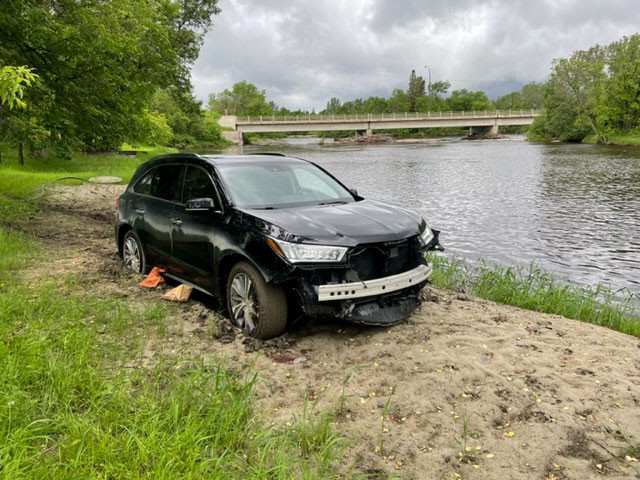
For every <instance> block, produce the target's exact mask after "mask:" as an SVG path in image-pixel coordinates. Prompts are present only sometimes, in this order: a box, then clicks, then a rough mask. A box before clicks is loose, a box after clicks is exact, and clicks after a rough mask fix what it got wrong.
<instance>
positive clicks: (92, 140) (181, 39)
mask: <svg viewBox="0 0 640 480" xmlns="http://www.w3.org/2000/svg"><path fill="white" fill-rule="evenodd" d="M216 4H217V0H30V1H28V2H25V1H22V0H5V3H4V5H3V8H2V9H1V10H0V62H4V63H8V64H12V63H13V64H16V63H24V62H27V63H28V64H29V65H30V66H32V67H33V68H34V69H35V71H36V72H38V74H39V75H40V78H39V82H38V87H39V88H36V89H32V90H31V91H29V92H28V94H27V96H28V97H29V98H28V100H29V103H30V104H31V105H32V106H33V109H32V115H33V117H32V118H35V119H36V120H37V123H38V125H40V126H41V127H42V128H43V129H45V130H46V131H47V132H49V135H48V141H47V143H48V144H50V145H52V146H53V147H55V148H56V149H57V151H58V152H59V153H61V154H65V153H66V154H68V152H69V151H70V150H72V149H82V150H101V149H111V148H117V147H118V146H119V145H120V144H121V142H122V141H123V140H124V139H126V138H127V136H128V135H129V133H130V132H133V131H138V130H139V122H141V121H142V120H143V119H144V111H145V109H146V108H147V107H148V105H149V102H150V100H151V97H152V95H153V93H154V91H155V90H156V89H157V88H158V87H160V88H168V87H171V86H175V87H176V88H185V87H186V86H188V85H189V76H188V66H189V64H190V62H192V61H193V60H194V59H195V57H196V56H197V51H198V49H199V46H200V44H201V41H202V35H203V34H204V32H205V31H206V29H207V28H208V26H209V25H210V24H211V18H210V17H211V15H213V14H215V13H217V12H218V10H217V7H216ZM12 130H13V133H12V136H13V137H16V136H18V135H19V134H20V130H19V129H18V128H13V129H12ZM4 133H5V135H8V134H9V132H8V129H7V130H6V131H5V132H4ZM25 141H27V142H29V143H31V146H32V147H35V144H34V142H33V141H32V139H30V138H26V139H25Z"/></svg>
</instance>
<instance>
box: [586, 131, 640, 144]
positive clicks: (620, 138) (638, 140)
mask: <svg viewBox="0 0 640 480" xmlns="http://www.w3.org/2000/svg"><path fill="white" fill-rule="evenodd" d="M607 138H608V139H609V142H610V143H611V144H612V145H640V134H639V133H637V132H636V133H612V134H611V135H607ZM582 143H594V144H595V143H598V142H597V138H596V137H595V135H589V136H587V137H586V138H585V139H584V140H582Z"/></svg>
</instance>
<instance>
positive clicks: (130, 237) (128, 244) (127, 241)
mask: <svg viewBox="0 0 640 480" xmlns="http://www.w3.org/2000/svg"><path fill="white" fill-rule="evenodd" d="M122 261H123V262H124V266H125V267H127V268H128V269H130V270H133V271H134V272H136V273H146V272H147V256H146V255H145V253H144V248H143V247H142V242H141V241H140V239H139V238H138V235H136V234H135V232H134V231H133V230H129V231H128V232H127V233H126V234H125V236H124V239H123V240H122Z"/></svg>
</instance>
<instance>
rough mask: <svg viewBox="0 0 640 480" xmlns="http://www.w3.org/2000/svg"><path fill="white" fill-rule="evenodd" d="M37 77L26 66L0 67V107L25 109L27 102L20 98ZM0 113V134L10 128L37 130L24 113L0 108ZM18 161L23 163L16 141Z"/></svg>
mask: <svg viewBox="0 0 640 480" xmlns="http://www.w3.org/2000/svg"><path fill="white" fill-rule="evenodd" d="M37 77H38V75H36V74H34V73H33V71H32V69H31V68H28V67H26V66H21V67H13V66H9V65H6V66H4V67H2V69H0V107H2V106H5V107H6V108H8V109H9V110H13V109H14V108H17V109H18V110H25V109H26V108H27V104H26V102H24V101H23V100H22V98H23V97H24V93H25V91H26V89H27V87H30V86H31V85H32V84H33V83H34V82H35V81H36V78H37ZM0 115H2V119H0V134H1V133H2V131H3V130H4V131H8V130H9V129H10V128H11V129H12V130H13V131H17V132H22V131H26V132H28V131H29V130H30V127H33V128H31V129H32V130H34V131H39V130H35V127H36V125H34V124H33V121H32V120H31V119H29V117H28V115H25V114H24V113H21V114H20V115H17V114H16V113H13V114H12V112H2V109H1V108H0ZM40 133H42V132H40ZM25 136H26V134H25ZM18 163H19V164H20V165H24V152H23V147H22V142H21V141H18Z"/></svg>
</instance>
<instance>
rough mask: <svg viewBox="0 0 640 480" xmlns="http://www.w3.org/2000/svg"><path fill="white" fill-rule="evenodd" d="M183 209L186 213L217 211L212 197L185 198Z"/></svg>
mask: <svg viewBox="0 0 640 480" xmlns="http://www.w3.org/2000/svg"><path fill="white" fill-rule="evenodd" d="M184 210H185V211H186V212H188V213H204V212H219V211H220V210H219V209H218V208H216V202H214V201H213V198H192V199H190V200H187V203H186V204H185V206H184Z"/></svg>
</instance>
